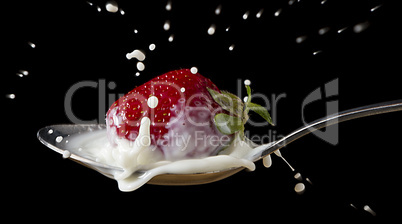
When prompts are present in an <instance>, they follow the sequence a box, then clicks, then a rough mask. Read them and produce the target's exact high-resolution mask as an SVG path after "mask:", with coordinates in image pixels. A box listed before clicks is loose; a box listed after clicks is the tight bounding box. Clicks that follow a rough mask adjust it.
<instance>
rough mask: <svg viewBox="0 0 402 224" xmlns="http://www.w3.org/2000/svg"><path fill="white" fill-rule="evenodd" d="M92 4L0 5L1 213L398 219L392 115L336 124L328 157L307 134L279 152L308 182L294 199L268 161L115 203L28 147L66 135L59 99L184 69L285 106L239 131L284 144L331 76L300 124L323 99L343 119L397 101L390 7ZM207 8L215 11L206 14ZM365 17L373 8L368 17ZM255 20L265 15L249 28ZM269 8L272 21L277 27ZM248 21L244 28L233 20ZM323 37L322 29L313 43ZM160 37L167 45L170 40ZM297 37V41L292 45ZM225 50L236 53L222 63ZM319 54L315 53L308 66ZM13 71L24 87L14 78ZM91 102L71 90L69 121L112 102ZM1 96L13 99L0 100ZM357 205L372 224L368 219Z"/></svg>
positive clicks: (84, 174)
mask: <svg viewBox="0 0 402 224" xmlns="http://www.w3.org/2000/svg"><path fill="white" fill-rule="evenodd" d="M89 2H91V3H93V5H90V4H88V2H86V1H49V2H41V3H38V2H33V1H8V2H7V3H6V4H5V5H3V8H4V10H2V11H3V13H2V24H3V25H2V35H1V36H2V38H5V39H3V41H2V42H1V48H2V51H1V52H2V66H1V70H0V72H1V79H2V81H1V85H2V87H1V95H0V98H1V101H2V102H1V104H2V114H3V115H2V121H3V122H2V123H3V127H4V132H5V133H6V134H5V135H4V134H3V135H2V142H3V147H2V150H3V154H2V155H3V157H2V158H3V159H2V161H3V162H2V166H3V178H2V189H3V191H2V192H3V203H4V204H5V206H6V208H7V209H6V211H7V210H10V213H11V211H14V210H22V211H24V214H27V215H29V216H30V217H32V218H33V219H44V218H45V217H49V218H50V216H48V215H49V214H51V213H58V214H61V215H63V217H69V216H70V215H71V216H72V215H73V214H80V215H83V216H82V217H84V216H86V217H88V218H89V219H95V218H102V217H110V218H119V217H126V218H127V217H128V218H133V222H134V221H139V220H137V219H136V218H139V217H142V218H145V219H150V220H152V219H156V218H163V219H165V220H186V219H188V218H189V216H190V217H192V218H193V219H194V220H200V221H203V220H205V221H206V220H209V219H216V218H222V219H233V218H235V219H240V218H243V219H244V220H246V219H247V220H249V219H250V221H251V220H252V221H254V220H255V221H257V220H258V221H260V222H261V221H267V222H269V221H274V220H278V218H280V220H282V221H285V220H305V221H309V220H314V219H318V217H320V218H322V217H324V219H323V220H326V219H333V218H334V217H336V218H340V219H344V220H347V219H349V218H351V217H353V218H357V219H361V220H365V219H370V220H378V219H381V218H387V217H391V216H397V214H398V212H400V208H401V207H400V205H399V200H398V197H397V196H398V195H399V194H400V193H399V188H398V185H399V182H400V175H399V174H400V167H399V166H398V164H399V163H400V161H399V159H398V156H397V155H398V152H399V150H400V145H399V139H400V133H401V132H400V129H399V126H400V125H401V124H402V119H401V118H400V113H399V112H396V113H391V114H386V115H379V116H374V117H367V118H362V119H358V120H354V121H348V122H346V123H342V124H340V125H339V144H337V145H336V146H333V145H330V144H328V143H326V142H325V141H323V140H321V139H319V138H317V137H316V136H313V135H309V136H306V137H304V138H303V139H302V140H298V141H296V142H294V143H292V144H291V145H289V146H287V147H286V148H285V149H283V150H282V154H283V155H284V156H285V158H287V160H288V161H289V162H290V163H291V164H292V165H293V166H294V167H295V169H296V170H297V172H300V173H301V174H302V176H303V177H308V178H309V179H310V180H311V181H312V183H313V185H311V184H309V183H308V182H305V181H304V183H305V185H306V192H305V193H304V194H303V195H297V194H296V193H295V192H294V190H293V188H294V186H295V184H296V183H298V182H299V181H297V180H295V179H294V178H293V175H294V172H291V171H290V169H289V168H288V167H287V166H286V164H284V163H283V162H282V161H281V160H280V159H279V158H277V157H274V158H273V166H272V167H271V168H269V169H266V168H264V167H263V166H262V164H261V163H257V169H256V171H254V172H244V171H243V172H241V173H239V174H237V175H235V176H233V177H230V178H228V179H225V180H222V181H219V182H216V183H212V184H207V185H199V186H187V187H167V186H153V185H145V186H143V187H141V188H140V189H139V190H137V191H134V192H130V193H123V192H120V191H119V190H118V188H117V184H116V182H115V181H113V180H111V179H108V178H106V177H104V176H102V175H100V174H98V173H96V172H94V171H92V170H89V169H87V168H84V167H82V166H80V165H78V164H76V163H74V162H72V161H69V160H63V159H62V157H61V156H60V155H58V154H57V153H54V152H52V151H51V150H49V149H47V148H46V147H45V146H43V145H42V144H41V143H40V142H39V141H38V140H37V139H36V132H37V130H39V129H40V128H41V127H44V126H46V125H51V124H58V123H71V121H70V120H69V119H68V117H67V116H66V114H65V110H64V98H65V94H66V92H67V91H68V89H69V88H70V87H71V86H72V85H74V84H75V83H78V82H81V81H95V82H99V80H104V81H105V83H109V82H114V83H115V84H116V88H114V89H110V88H106V94H107V96H108V97H109V96H112V97H113V96H117V94H122V93H125V92H128V91H129V90H131V89H132V88H134V86H136V85H140V84H141V83H143V82H145V81H147V80H149V79H151V78H152V77H155V76H157V75H160V74H163V73H165V72H168V71H170V70H174V69H180V68H190V67H193V66H196V67H197V68H198V71H199V73H201V74H202V75H204V76H206V77H208V78H210V79H211V80H212V81H213V82H215V83H216V85H217V86H218V87H220V88H221V89H226V90H229V91H231V92H234V93H236V91H237V80H238V79H241V80H244V79H250V80H251V82H252V88H253V90H254V92H259V93H264V94H266V95H268V96H271V95H272V94H275V95H276V96H278V95H279V94H286V97H285V98H283V99H281V100H280V101H279V102H278V106H277V111H276V113H277V120H276V127H260V128H254V127H251V126H249V127H248V128H249V130H250V132H251V134H258V135H264V134H267V133H268V132H269V131H268V130H271V133H276V135H285V134H288V133H289V132H291V131H292V130H294V129H296V128H298V127H300V126H302V125H303V123H302V118H301V111H302V110H301V105H302V102H303V100H304V98H305V97H306V96H307V95H308V94H309V93H311V92H312V91H313V90H315V89H316V88H319V87H323V86H324V84H325V83H327V82H329V81H331V80H333V79H336V78H338V80H339V95H338V96H335V97H332V98H330V99H324V100H322V101H317V102H314V103H312V104H310V105H309V106H308V107H306V108H304V109H305V114H306V117H305V119H306V121H312V120H314V119H317V118H320V117H322V116H324V115H325V113H326V112H325V102H326V101H327V100H337V101H338V102H339V108H340V110H345V109H350V108H353V107H358V106H363V105H368V104H373V103H378V102H383V101H389V100H395V99H400V98H401V97H402V93H401V88H400V81H399V80H400V79H399V76H400V74H401V68H400V59H401V57H400V52H401V43H400V40H401V32H400V22H401V19H400V16H398V14H397V13H395V12H393V8H395V6H394V5H392V4H391V3H388V2H385V1H375V0H369V1H360V0H359V1H346V0H345V1H338V0H337V1H332V0H328V1H326V2H325V3H324V4H322V3H321V1H306V0H301V1H295V2H294V3H293V4H292V5H289V3H288V1H236V3H234V2H233V1H172V10H171V11H167V10H166V9H165V6H166V3H167V1H121V0H120V1H117V2H118V4H119V6H120V8H122V9H123V10H124V11H125V14H124V15H121V14H120V13H110V12H107V11H106V10H105V7H104V6H105V1H89ZM218 5H222V12H221V14H219V15H216V14H215V13H214V11H215V9H216V7H217V6H218ZM97 6H99V7H100V8H101V12H98V11H97V8H96V7H97ZM376 6H380V7H379V8H377V9H376V10H374V11H373V12H372V11H370V9H372V8H374V7H376ZM261 9H264V11H263V14H262V16H261V17H260V18H256V16H255V15H256V13H257V12H259V11H260V10H261ZM278 9H282V11H281V13H280V15H279V16H277V17H276V16H274V13H275V12H276V11H277V10H278ZM246 11H249V17H248V19H247V20H244V19H243V18H242V16H243V14H244V13H245V12H246ZM399 14H400V13H399ZM166 20H169V21H170V25H171V28H170V29H169V30H168V31H165V30H164V29H163V24H164V23H165V21H166ZM359 23H365V24H369V26H368V27H367V29H365V30H364V31H362V32H360V33H355V32H354V31H353V27H354V26H355V25H356V24H359ZM211 24H215V25H216V32H215V34H214V35H208V33H207V30H208V28H209V27H210V26H211ZM227 27H230V29H229V31H228V32H226V31H225V29H226V28H227ZM323 27H328V28H329V31H328V32H327V33H326V34H324V35H319V34H318V30H319V29H321V28H323ZM344 27H346V28H347V29H345V30H344V31H343V32H341V33H338V32H337V31H338V30H339V29H342V28H344ZM134 29H137V30H138V31H139V32H138V33H137V34H135V33H134ZM171 34H173V35H174V40H173V42H169V41H168V37H169V36H170V35H171ZM299 36H306V37H307V38H306V40H305V41H304V42H302V43H296V38H297V37H299ZM29 42H32V43H34V44H35V45H36V47H35V48H31V47H30V46H29V44H28V43H29ZM151 43H154V44H155V45H156V49H155V50H154V51H150V50H149V49H148V46H149V45H150V44H151ZM232 44H235V47H234V50H233V51H229V46H231V45H232ZM135 49H141V50H143V51H144V52H145V54H146V59H145V61H144V64H145V66H146V68H145V70H144V71H142V72H140V76H138V77H137V76H136V75H135V74H136V72H137V68H136V63H137V59H132V60H127V59H126V56H125V55H126V53H129V52H132V51H133V50H135ZM316 51H320V53H318V54H316V55H313V52H316ZM20 70H27V71H28V72H29V75H27V76H24V77H19V76H18V75H16V74H17V73H18V72H19V71H20ZM98 91H99V90H98V89H96V88H89V87H88V88H82V89H80V90H79V91H77V93H76V94H75V95H74V97H73V98H72V110H73V112H74V113H75V115H76V116H77V117H79V118H80V119H82V120H92V119H98V111H99V109H101V110H102V109H105V110H106V109H107V108H108V106H109V103H111V102H108V101H106V104H107V105H98V95H99V94H98ZM10 93H13V94H15V96H16V98H15V99H9V98H7V97H6V95H7V94H10ZM243 93H244V90H243ZM100 122H103V121H102V120H101V121H100ZM5 198H7V199H5ZM350 204H353V205H355V207H356V209H355V208H353V207H352V206H350ZM364 205H369V206H370V207H371V208H372V209H373V210H374V211H375V212H376V213H377V216H376V217H373V216H372V215H371V214H369V213H368V212H365V211H364V210H363V206H364ZM398 206H399V207H398ZM93 208H97V210H94V209H93ZM38 209H39V210H38ZM13 213H14V212H13ZM150 214H151V215H150ZM185 217H186V218H185ZM16 218H20V217H16ZM21 218H24V219H26V217H25V215H24V216H21ZM52 218H54V217H52ZM72 219H73V218H72ZM190 221H191V220H190Z"/></svg>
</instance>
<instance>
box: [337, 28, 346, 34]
mask: <svg viewBox="0 0 402 224" xmlns="http://www.w3.org/2000/svg"><path fill="white" fill-rule="evenodd" d="M346 29H347V27H344V28H341V29H339V30H338V33H342V32H343V31H345V30H346Z"/></svg>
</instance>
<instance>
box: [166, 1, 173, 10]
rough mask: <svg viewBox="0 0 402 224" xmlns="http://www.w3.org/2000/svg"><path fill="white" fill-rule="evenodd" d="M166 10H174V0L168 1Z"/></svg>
mask: <svg viewBox="0 0 402 224" xmlns="http://www.w3.org/2000/svg"><path fill="white" fill-rule="evenodd" d="M165 9H166V11H170V10H172V1H168V2H167V4H166V6H165Z"/></svg>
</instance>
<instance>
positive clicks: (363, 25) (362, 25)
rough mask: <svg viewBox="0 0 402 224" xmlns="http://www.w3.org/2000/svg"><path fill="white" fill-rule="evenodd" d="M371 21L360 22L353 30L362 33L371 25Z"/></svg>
mask: <svg viewBox="0 0 402 224" xmlns="http://www.w3.org/2000/svg"><path fill="white" fill-rule="evenodd" d="M369 25H370V24H369V22H363V23H358V24H356V25H354V26H353V32H355V33H361V32H363V31H364V30H366V29H367V28H368V27H369Z"/></svg>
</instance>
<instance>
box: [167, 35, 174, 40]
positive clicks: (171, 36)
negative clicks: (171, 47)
mask: <svg viewBox="0 0 402 224" xmlns="http://www.w3.org/2000/svg"><path fill="white" fill-rule="evenodd" d="M173 39H174V35H173V34H172V35H170V36H169V38H168V41H169V42H173Z"/></svg>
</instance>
